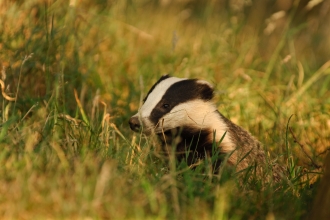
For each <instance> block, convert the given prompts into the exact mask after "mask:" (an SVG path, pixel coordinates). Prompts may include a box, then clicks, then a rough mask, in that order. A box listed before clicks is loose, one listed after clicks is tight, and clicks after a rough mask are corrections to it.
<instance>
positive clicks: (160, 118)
mask: <svg viewBox="0 0 330 220" xmlns="http://www.w3.org/2000/svg"><path fill="white" fill-rule="evenodd" d="M213 93H214V90H213V88H212V85H211V84H209V83H208V82H206V81H203V80H198V79H185V78H176V77H171V76H169V75H165V76H162V77H161V78H160V79H159V80H158V81H157V82H156V83H155V84H154V85H153V86H152V88H151V89H150V91H149V92H148V94H147V96H146V97H145V99H144V100H143V105H142V106H141V108H140V109H139V111H138V113H136V114H135V115H133V116H132V117H131V118H130V120H129V124H130V127H131V129H132V130H133V131H136V132H138V131H142V132H143V133H145V134H147V135H149V134H152V133H154V134H156V135H158V136H159V138H160V140H161V141H162V143H163V146H165V148H166V147H173V146H175V147H176V154H177V157H178V158H179V159H183V158H186V160H187V162H188V163H189V164H192V163H194V162H195V161H196V159H201V158H204V157H206V156H212V153H213V152H214V150H212V147H213V146H214V143H219V146H217V147H218V150H219V152H220V154H224V155H228V156H229V157H228V159H227V163H228V164H229V165H231V166H233V167H236V170H238V171H239V170H242V169H245V168H247V167H249V166H250V165H255V164H260V163H262V164H263V163H264V162H265V154H264V151H263V149H262V145H261V143H260V142H259V141H258V140H257V139H255V138H254V137H253V136H252V135H251V134H250V133H249V132H247V131H246V130H244V129H243V128H241V127H239V126H238V125H236V124H234V123H233V122H231V121H230V120H229V119H227V118H226V117H225V116H223V115H222V114H221V113H220V112H219V111H218V110H217V108H216V106H215V104H214V103H213V102H212V98H213ZM187 155H188V156H187Z"/></svg>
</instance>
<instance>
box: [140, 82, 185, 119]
mask: <svg viewBox="0 0 330 220" xmlns="http://www.w3.org/2000/svg"><path fill="white" fill-rule="evenodd" d="M182 80H186V79H185V78H177V77H170V78H167V79H165V80H163V81H161V82H160V83H159V84H158V85H157V86H156V87H155V88H154V90H153V91H152V92H151V93H150V94H149V96H148V98H147V100H146V101H145V103H144V104H143V105H142V107H141V109H140V110H139V112H138V113H137V115H138V116H139V117H142V118H146V117H149V116H150V114H151V111H152V110H153V109H154V108H155V106H156V105H157V103H158V102H159V101H160V100H161V99H162V97H163V96H164V94H165V92H166V91H167V89H168V88H169V87H170V86H171V85H173V84H174V83H176V82H180V81H182Z"/></svg>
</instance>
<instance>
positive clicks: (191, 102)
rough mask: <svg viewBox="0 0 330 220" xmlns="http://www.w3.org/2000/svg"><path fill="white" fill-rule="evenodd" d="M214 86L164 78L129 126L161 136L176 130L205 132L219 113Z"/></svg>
mask: <svg viewBox="0 0 330 220" xmlns="http://www.w3.org/2000/svg"><path fill="white" fill-rule="evenodd" d="M212 98H213V88H212V86H211V85H210V84H209V83H208V82H206V81H203V80H197V79H185V78H176V77H170V76H169V75H165V76H162V77H161V78H160V79H159V80H158V81H157V82H156V83H155V84H154V85H153V86H152V88H151V89H150V91H149V92H148V94H147V96H146V97H145V98H144V100H143V105H142V107H141V108H140V110H139V111H138V113H137V114H135V115H133V116H132V117H131V118H130V120H129V124H130V127H131V129H132V130H133V131H140V130H141V129H142V132H143V133H145V134H150V133H156V134H160V133H162V132H166V131H168V130H171V129H174V128H180V127H184V128H188V129H189V128H192V129H196V128H197V129H203V128H204V127H206V126H209V125H208V124H209V123H212V117H211V115H212V114H213V113H214V112H215V111H216V108H215V106H214V105H213V104H212V103H211V102H210V101H211V99H212Z"/></svg>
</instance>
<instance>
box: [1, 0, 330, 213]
mask: <svg viewBox="0 0 330 220" xmlns="http://www.w3.org/2000/svg"><path fill="white" fill-rule="evenodd" d="M157 2H158V1H149V2H148V1H142V0H140V1H113V2H112V1H101V0H100V1H96V2H94V3H89V2H88V1H71V3H70V4H71V5H69V3H68V2H66V1H42V0H29V1H23V2H16V3H15V2H9V1H3V2H1V3H0V18H1V20H2V22H0V65H1V73H2V75H1V76H2V80H3V82H4V83H5V88H4V92H5V93H4V94H5V96H2V97H3V98H2V100H1V102H2V105H1V108H0V110H1V119H0V120H1V128H0V129H1V131H0V148H1V150H0V194H1V197H0V216H1V219H32V218H33V219H46V218H48V219H301V218H304V217H306V216H307V215H308V213H309V212H310V209H311V207H312V206H311V204H312V201H313V198H314V196H315V194H316V193H315V192H316V190H317V186H318V185H317V182H318V181H317V177H318V174H319V173H321V172H322V169H321V168H320V166H321V165H322V161H323V157H324V155H325V153H326V151H327V149H329V147H330V146H329V136H330V120H329V112H330V98H329V97H330V94H329V85H330V77H329V62H328V60H326V57H329V56H328V55H329V54H328V53H329V52H328V50H324V47H325V46H324V45H328V44H329V43H330V42H329V41H327V38H326V37H325V36H327V32H326V31H327V28H326V26H324V25H323V24H324V23H326V22H323V20H324V19H328V18H329V17H326V15H323V16H325V17H322V13H321V14H317V13H316V14H313V15H311V17H310V19H309V20H304V19H303V18H302V16H301V14H302V15H304V14H303V13H305V12H304V11H303V10H300V6H299V5H298V6H295V5H292V6H291V7H292V8H291V10H288V11H287V14H286V16H285V17H284V18H282V20H281V19H278V20H275V21H273V25H276V29H275V30H274V31H273V32H272V33H270V34H264V33H263V29H264V28H265V23H260V21H263V22H264V21H265V20H266V18H267V17H270V16H271V12H269V11H267V10H266V9H267V8H264V9H265V11H266V12H265V13H266V14H265V15H260V14H255V13H254V8H260V7H266V6H263V5H262V4H258V3H254V4H253V5H252V6H245V8H244V10H243V8H239V7H238V6H239V5H236V6H237V7H238V8H237V7H234V6H235V5H233V6H232V7H229V6H228V5H226V4H224V1H220V0H219V1H207V3H206V4H205V5H203V7H202V6H201V5H198V1H196V2H195V1H191V2H190V3H189V4H188V3H187V4H184V3H172V4H169V5H162V4H161V3H160V2H158V3H157ZM215 2H216V3H215ZM163 3H166V1H163ZM324 4H326V3H324ZM220 6H221V7H220ZM312 10H319V8H317V7H316V8H314V9H312ZM261 11H262V10H261ZM252 14H253V15H255V16H257V18H258V19H257V20H256V19H254V18H253V16H251V15H252ZM328 14H329V13H328ZM258 16H259V17H258ZM316 26H317V28H313V27H316ZM322 37H324V38H322ZM320 38H321V39H322V42H323V44H324V45H323V46H322V45H320V44H319V39H320ZM306 39H307V40H306ZM165 73H171V74H172V75H176V76H179V77H190V78H194V77H196V78H202V79H205V80H208V81H211V82H212V83H214V84H215V88H216V98H215V101H216V103H217V104H218V108H219V110H220V111H221V112H222V113H223V114H224V115H226V116H227V117H229V118H230V119H231V120H232V121H234V122H235V123H237V124H239V125H241V126H242V127H244V128H246V129H248V130H249V131H250V132H251V133H253V134H254V135H255V136H256V137H257V138H258V139H259V140H260V141H262V142H263V143H264V145H265V148H266V149H267V150H268V151H269V152H270V154H271V155H272V156H271V157H272V158H276V159H277V160H278V162H279V163H280V164H282V165H283V166H285V167H286V169H287V170H288V172H289V175H288V177H287V178H285V179H284V180H283V181H282V182H280V183H278V184H273V183H269V182H266V181H265V180H263V178H261V177H258V176H255V177H253V178H247V179H246V180H244V182H243V184H242V182H241V180H239V178H237V177H236V176H235V175H233V174H232V173H231V172H230V170H227V169H226V167H224V170H223V172H222V173H221V175H211V174H210V172H208V161H204V162H203V163H202V164H201V165H200V166H198V167H196V169H193V170H192V169H188V168H187V165H186V164H178V163H177V162H176V161H175V160H170V162H168V161H166V160H164V159H163V158H162V157H160V156H159V155H158V153H157V149H158V148H159V143H158V142H157V140H156V139H155V138H153V137H145V136H143V135H140V134H136V133H133V132H132V131H130V129H129V126H128V123H127V122H128V119H129V117H130V116H131V115H133V114H134V113H135V112H136V111H137V110H138V108H139V101H140V100H141V97H143V96H144V95H145V94H146V92H147V91H148V88H150V87H151V85H152V84H153V83H154V82H155V81H156V80H157V79H158V78H159V77H160V76H161V75H162V74H165ZM6 97H7V98H6ZM8 97H9V98H10V97H11V98H14V99H15V101H13V100H10V99H8ZM289 118H291V120H289Z"/></svg>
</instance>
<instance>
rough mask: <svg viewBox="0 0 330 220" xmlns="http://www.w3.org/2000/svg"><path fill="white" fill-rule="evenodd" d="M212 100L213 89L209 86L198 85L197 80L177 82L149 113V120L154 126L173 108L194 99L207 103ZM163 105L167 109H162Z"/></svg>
mask: <svg viewBox="0 0 330 220" xmlns="http://www.w3.org/2000/svg"><path fill="white" fill-rule="evenodd" d="M212 98H213V89H212V88H211V87H210V86H209V85H207V84H204V83H198V80H197V79H187V80H183V81H179V82H176V83H174V84H173V85H171V86H170V87H169V88H168V90H167V91H166V92H165V94H164V95H163V97H162V99H161V100H160V101H159V102H158V103H157V105H156V106H155V108H154V109H153V110H152V111H151V114H150V118H149V119H150V121H152V122H153V123H154V124H157V123H158V121H159V119H160V118H161V117H162V116H164V115H165V114H167V113H169V112H170V111H171V110H172V109H173V108H174V107H175V106H177V105H179V104H181V103H185V102H188V101H191V100H194V99H202V100H205V101H208V100H211V99H212ZM164 104H168V105H169V107H168V108H164V107H163V106H164ZM178 126H180V125H178Z"/></svg>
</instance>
